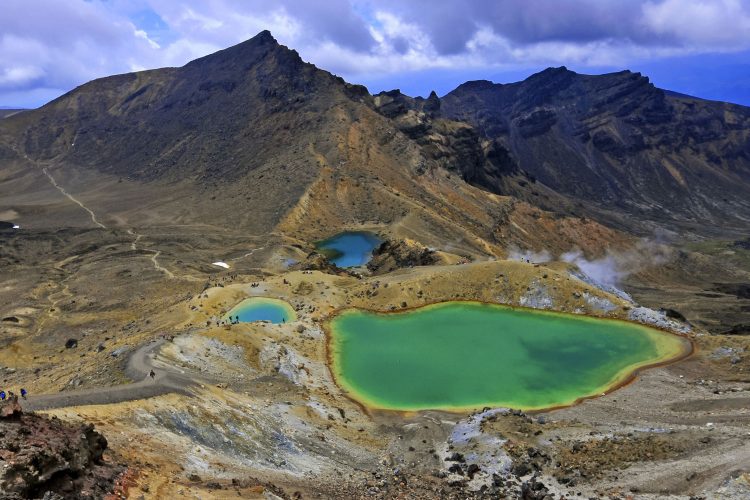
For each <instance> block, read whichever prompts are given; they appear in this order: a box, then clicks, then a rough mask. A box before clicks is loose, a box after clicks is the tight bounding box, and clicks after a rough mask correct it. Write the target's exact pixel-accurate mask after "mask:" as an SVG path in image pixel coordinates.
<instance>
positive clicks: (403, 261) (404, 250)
mask: <svg viewBox="0 0 750 500" xmlns="http://www.w3.org/2000/svg"><path fill="white" fill-rule="evenodd" d="M438 260H439V259H438V256H437V255H436V254H435V252H434V251H433V250H430V249H429V248H427V247H425V246H423V245H420V244H419V243H417V242H416V241H412V240H408V239H407V240H398V241H390V240H389V241H384V242H383V243H381V244H380V246H378V247H377V248H376V249H375V250H374V251H373V253H372V259H371V260H370V262H368V263H367V268H368V269H369V270H370V272H372V273H373V274H385V273H388V272H391V271H393V270H394V269H399V268H401V267H414V266H430V265H433V264H436V263H437V262H438Z"/></svg>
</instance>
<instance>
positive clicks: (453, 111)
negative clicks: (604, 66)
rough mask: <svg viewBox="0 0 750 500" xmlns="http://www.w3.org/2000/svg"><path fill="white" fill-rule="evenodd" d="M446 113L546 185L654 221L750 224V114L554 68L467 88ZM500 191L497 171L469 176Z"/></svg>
mask: <svg viewBox="0 0 750 500" xmlns="http://www.w3.org/2000/svg"><path fill="white" fill-rule="evenodd" d="M440 115H441V116H443V117H445V118H449V119H452V120H458V121H462V122H466V123H469V124H471V125H472V126H473V127H474V129H475V130H476V133H477V135H478V136H479V137H481V138H482V139H484V140H488V141H492V142H493V144H499V145H500V146H501V147H503V148H505V149H506V150H507V151H509V152H510V156H511V157H512V159H513V161H514V162H515V164H516V165H517V166H518V167H519V168H521V169H522V170H524V171H526V172H528V173H529V174H531V175H532V176H533V177H535V178H536V179H537V180H538V181H539V182H541V183H543V184H544V185H546V186H548V187H549V188H551V189H553V190H555V191H556V192H558V193H560V194H563V195H565V196H568V197H571V198H573V199H574V200H577V201H580V202H584V203H588V202H591V203H592V204H594V205H595V206H598V207H600V208H606V209H607V210H608V211H610V212H615V211H618V212H621V213H625V214H628V215H632V216H637V217H645V218H647V219H651V220H655V221H670V222H680V223H686V226H687V227H689V226H690V224H691V223H693V224H696V223H698V224H701V223H706V222H711V223H714V224H721V225H723V226H726V227H729V226H733V225H736V226H737V227H747V225H748V222H750V197H748V192H750V108H746V107H743V106H737V105H731V104H725V103H719V102H712V101H704V100H700V99H695V98H691V97H687V96H679V95H670V94H667V93H665V92H664V91H662V90H660V89H657V88H655V87H654V86H653V85H652V84H651V83H650V82H649V80H648V78H645V77H643V76H641V75H640V74H638V73H631V72H629V71H624V72H620V73H612V74H607V75H601V76H587V75H579V74H576V73H573V72H571V71H568V70H567V69H565V68H564V67H563V68H550V69H547V70H545V71H543V72H541V73H538V74H535V75H533V76H531V77H529V78H528V79H527V80H525V81H523V82H520V83H514V84H509V85H499V84H493V83H491V82H487V81H475V82H468V83H465V84H463V85H461V86H460V87H458V88H457V89H455V90H454V91H452V92H450V93H449V94H448V95H446V96H445V97H444V98H442V99H441V100H440ZM469 178H471V179H475V180H476V182H478V183H479V184H480V185H482V186H483V187H485V188H487V189H490V190H494V191H498V190H501V189H499V187H500V186H501V185H502V180H501V179H500V178H499V176H498V175H497V174H496V173H495V172H488V173H487V174H486V175H484V176H476V175H475V174H473V173H470V175H469Z"/></svg>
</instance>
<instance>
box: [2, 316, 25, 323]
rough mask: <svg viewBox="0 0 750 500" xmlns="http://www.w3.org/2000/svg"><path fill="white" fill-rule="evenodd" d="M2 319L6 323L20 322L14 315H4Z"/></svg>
mask: <svg viewBox="0 0 750 500" xmlns="http://www.w3.org/2000/svg"><path fill="white" fill-rule="evenodd" d="M3 321H5V322H7V323H20V322H21V320H20V319H18V318H16V317H15V316H6V317H4V318H3Z"/></svg>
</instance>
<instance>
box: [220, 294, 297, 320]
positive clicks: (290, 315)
mask: <svg viewBox="0 0 750 500" xmlns="http://www.w3.org/2000/svg"><path fill="white" fill-rule="evenodd" d="M237 316H238V317H239V321H240V323H252V322H253V321H270V322H271V323H286V322H287V321H294V320H296V319H297V314H296V313H295V312H294V309H293V308H292V306H290V305H289V304H288V303H287V302H284V301H283V300H278V299H270V298H267V297H251V298H249V299H245V300H243V301H242V302H240V303H239V304H237V305H236V306H234V307H233V308H232V310H231V311H229V312H228V313H227V314H226V315H225V316H224V319H225V320H227V319H230V318H234V317H237Z"/></svg>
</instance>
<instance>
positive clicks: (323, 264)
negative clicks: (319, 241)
mask: <svg viewBox="0 0 750 500" xmlns="http://www.w3.org/2000/svg"><path fill="white" fill-rule="evenodd" d="M289 269H291V270H292V271H321V272H324V273H327V274H337V275H340V274H351V273H349V271H347V270H346V269H343V268H341V267H339V266H337V265H336V264H334V263H333V262H331V261H330V260H328V257H326V256H325V255H323V254H322V253H318V252H310V253H309V254H308V255H307V257H306V258H305V260H303V261H301V262H297V263H296V264H294V265H292V266H290V267H289Z"/></svg>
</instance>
